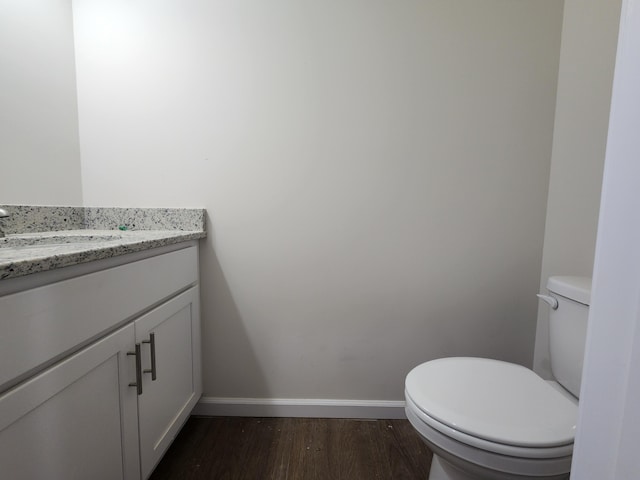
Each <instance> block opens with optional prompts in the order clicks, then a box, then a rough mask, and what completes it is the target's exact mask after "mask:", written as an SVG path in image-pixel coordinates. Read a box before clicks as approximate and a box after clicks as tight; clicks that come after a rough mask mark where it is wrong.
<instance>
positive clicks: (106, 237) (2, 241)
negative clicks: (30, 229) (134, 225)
mask: <svg viewBox="0 0 640 480" xmlns="http://www.w3.org/2000/svg"><path fill="white" fill-rule="evenodd" d="M121 238H122V235H118V234H117V233H114V234H91V233H80V232H75V231H69V232H41V233H29V234H17V235H9V236H7V237H2V238H0V248H37V247H50V246H51V247H53V246H61V245H73V244H79V243H83V244H86V243H99V242H109V241H114V240H120V239H121Z"/></svg>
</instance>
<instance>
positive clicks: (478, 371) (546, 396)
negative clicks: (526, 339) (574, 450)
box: [406, 357, 578, 447]
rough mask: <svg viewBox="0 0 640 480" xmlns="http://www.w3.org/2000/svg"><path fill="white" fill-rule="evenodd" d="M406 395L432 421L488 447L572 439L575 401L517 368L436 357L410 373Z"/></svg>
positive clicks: (555, 443) (563, 442) (552, 443)
mask: <svg viewBox="0 0 640 480" xmlns="http://www.w3.org/2000/svg"><path fill="white" fill-rule="evenodd" d="M406 393H407V395H408V396H409V397H410V398H411V400H412V401H413V402H414V403H415V404H416V405H417V406H418V408H419V409H420V410H422V411H423V412H424V413H426V414H427V415H429V416H430V417H431V418H433V419H435V420H437V421H438V422H441V423H443V424H444V425H446V426H448V427H450V428H452V429H454V430H458V431H461V432H464V433H466V434H468V435H472V436H474V437H478V438H482V439H485V440H489V441H491V442H497V443H503V444H506V445H516V446H523V447H553V446H558V445H566V444H570V443H573V440H574V436H575V429H576V421H577V417H578V406H577V402H573V401H571V400H570V399H569V398H567V397H566V396H564V395H563V394H562V393H560V392H559V391H557V390H556V389H554V388H553V387H552V386H551V385H550V384H549V383H548V382H546V381H544V380H543V379H542V378H540V377H539V376H538V375H536V374H535V373H534V372H532V371H531V370H529V369H528V368H525V367H522V366H520V365H515V364H512V363H507V362H501V361H499V360H490V359H486V358H468V357H453V358H441V359H438V360H433V361H430V362H427V363H423V364H422V365H418V366H417V367H415V368H414V369H413V370H412V371H411V372H409V375H407V379H406Z"/></svg>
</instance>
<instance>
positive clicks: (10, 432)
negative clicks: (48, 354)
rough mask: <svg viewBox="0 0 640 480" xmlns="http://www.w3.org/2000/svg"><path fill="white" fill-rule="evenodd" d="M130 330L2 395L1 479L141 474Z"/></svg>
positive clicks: (125, 329) (97, 477)
mask: <svg viewBox="0 0 640 480" xmlns="http://www.w3.org/2000/svg"><path fill="white" fill-rule="evenodd" d="M133 330H134V328H133V325H128V326H126V327H124V328H121V329H120V330H118V331H116V332H115V333H112V334H111V335H109V336H107V337H106V338H103V339H102V340H100V341H98V342H96V343H94V344H92V345H91V346H89V347H87V348H85V349H83V350H82V351H80V352H78V353H76V354H75V355H73V356H71V357H69V358H67V359H66V360H64V361H62V362H60V363H58V364H56V365H55V366H53V367H51V368H49V369H47V370H45V371H44V372H42V373H40V374H39V375H36V376H35V377H34V378H32V379H30V380H29V381H27V382H25V383H23V384H21V385H20V386H18V387H17V388H15V389H12V390H10V391H9V392H7V393H5V394H4V395H2V396H0V471H1V472H2V478H7V479H12V480H23V479H25V480H27V479H28V480H32V479H33V480H35V479H45V478H46V479H89V478H91V479H105V480H106V479H133V478H139V475H140V473H139V472H140V468H139V466H138V464H139V460H138V426H137V399H136V391H135V388H132V387H130V386H129V383H130V382H131V378H132V374H134V365H135V361H134V360H133V359H132V358H129V356H128V355H127V353H128V352H130V351H133V349H134V331H133ZM134 377H135V375H134ZM134 379H135V378H134Z"/></svg>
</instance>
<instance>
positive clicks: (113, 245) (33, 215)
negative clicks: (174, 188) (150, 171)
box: [0, 205, 206, 281]
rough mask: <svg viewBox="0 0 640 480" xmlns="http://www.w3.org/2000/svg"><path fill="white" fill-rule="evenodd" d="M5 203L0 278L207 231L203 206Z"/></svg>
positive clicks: (168, 242) (194, 237) (196, 236)
mask: <svg viewBox="0 0 640 480" xmlns="http://www.w3.org/2000/svg"><path fill="white" fill-rule="evenodd" d="M3 208H4V209H5V210H7V212H8V213H9V214H10V217H9V218H6V219H3V220H2V228H3V230H4V231H5V234H6V237H4V238H0V281H1V280H4V279H8V278H14V277H20V276H24V275H29V274H33V273H38V272H44V271H47V270H53V269H57V268H63V267H68V266H71V265H77V264H81V263H87V262H92V261H95V260H102V259H105V258H111V257H117V256H120V255H126V254H128V253H134V252H139V251H142V250H148V249H152V248H157V247H162V246H165V245H172V244H175V243H180V242H186V241H189V240H197V239H200V238H204V237H206V230H205V211H204V209H196V208H192V209H186V208H183V209H167V208H95V207H48V206H25V205H7V206H3Z"/></svg>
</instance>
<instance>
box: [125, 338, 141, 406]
mask: <svg viewBox="0 0 640 480" xmlns="http://www.w3.org/2000/svg"><path fill="white" fill-rule="evenodd" d="M127 355H135V357H136V381H135V382H131V383H130V384H129V386H130V387H136V391H137V393H138V395H142V355H141V353H140V344H139V343H136V351H135V352H127Z"/></svg>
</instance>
